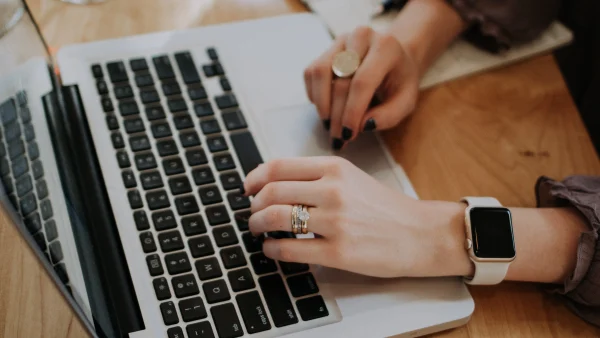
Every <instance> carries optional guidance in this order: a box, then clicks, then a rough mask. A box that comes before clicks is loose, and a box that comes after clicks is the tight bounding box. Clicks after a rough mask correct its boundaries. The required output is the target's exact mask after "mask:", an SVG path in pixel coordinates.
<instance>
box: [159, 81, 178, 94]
mask: <svg viewBox="0 0 600 338" xmlns="http://www.w3.org/2000/svg"><path fill="white" fill-rule="evenodd" d="M162 90H163V93H165V95H167V96H169V95H178V94H181V88H180V87H179V83H177V82H170V83H163V85H162Z"/></svg>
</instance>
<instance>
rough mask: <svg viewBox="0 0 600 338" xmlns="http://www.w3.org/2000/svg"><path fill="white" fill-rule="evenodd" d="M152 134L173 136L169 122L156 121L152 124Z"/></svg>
mask: <svg viewBox="0 0 600 338" xmlns="http://www.w3.org/2000/svg"><path fill="white" fill-rule="evenodd" d="M151 128H152V135H154V138H163V137H169V136H171V135H172V134H171V128H170V127H169V124H168V123H167V122H156V123H153V124H152V127H151Z"/></svg>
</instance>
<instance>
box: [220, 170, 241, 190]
mask: <svg viewBox="0 0 600 338" xmlns="http://www.w3.org/2000/svg"><path fill="white" fill-rule="evenodd" d="M221 184H222V185H223V188H224V189H225V190H231V189H237V188H239V187H240V186H241V185H242V180H241V178H240V175H238V173H237V172H235V171H234V172H230V173H225V174H221Z"/></svg>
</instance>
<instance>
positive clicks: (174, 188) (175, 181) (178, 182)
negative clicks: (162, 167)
mask: <svg viewBox="0 0 600 338" xmlns="http://www.w3.org/2000/svg"><path fill="white" fill-rule="evenodd" d="M169 187H170V188H171V193H172V194H173V195H181V194H186V193H189V192H192V186H191V185H190V180H188V178H187V177H186V176H180V177H174V178H171V179H169Z"/></svg>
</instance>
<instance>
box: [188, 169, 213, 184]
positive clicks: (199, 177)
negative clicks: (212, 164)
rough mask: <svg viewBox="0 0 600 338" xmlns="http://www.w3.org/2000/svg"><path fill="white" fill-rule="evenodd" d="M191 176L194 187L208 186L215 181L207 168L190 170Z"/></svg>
mask: <svg viewBox="0 0 600 338" xmlns="http://www.w3.org/2000/svg"><path fill="white" fill-rule="evenodd" d="M192 176H193V177H194V182H195V183H196V185H204V184H209V183H213V182H214V181H215V177H214V176H213V174H212V171H211V170H210V168H209V167H204V168H196V169H194V170H192Z"/></svg>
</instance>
